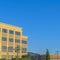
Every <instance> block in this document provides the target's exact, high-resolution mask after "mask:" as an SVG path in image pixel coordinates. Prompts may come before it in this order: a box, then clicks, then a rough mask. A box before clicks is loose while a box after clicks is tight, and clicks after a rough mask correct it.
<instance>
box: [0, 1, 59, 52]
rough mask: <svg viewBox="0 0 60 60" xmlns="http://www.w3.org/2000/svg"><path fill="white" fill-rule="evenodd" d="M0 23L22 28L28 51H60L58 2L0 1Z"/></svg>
mask: <svg viewBox="0 0 60 60" xmlns="http://www.w3.org/2000/svg"><path fill="white" fill-rule="evenodd" d="M0 22H4V23H8V24H12V25H16V26H19V27H22V28H23V35H27V36H28V37H29V39H28V49H29V50H28V51H30V52H37V53H40V52H45V49H46V48H48V49H49V50H50V52H55V51H56V50H59V51H60V1H59V0H0Z"/></svg>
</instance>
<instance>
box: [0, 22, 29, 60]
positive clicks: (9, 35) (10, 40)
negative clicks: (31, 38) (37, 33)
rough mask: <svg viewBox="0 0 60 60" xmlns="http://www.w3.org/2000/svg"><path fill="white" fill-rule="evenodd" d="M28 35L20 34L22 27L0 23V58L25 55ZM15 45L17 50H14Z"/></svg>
mask: <svg viewBox="0 0 60 60" xmlns="http://www.w3.org/2000/svg"><path fill="white" fill-rule="evenodd" d="M27 40H28V37H27V36H23V35H22V28H20V27H16V26H12V25H9V24H4V23H0V58H7V59H11V58H14V57H16V56H17V54H18V57H19V58H21V57H22V56H23V55H27V51H28V43H27ZM17 46H18V47H19V49H18V50H19V51H18V52H16V50H17Z"/></svg>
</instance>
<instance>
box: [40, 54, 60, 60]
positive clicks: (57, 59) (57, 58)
mask: <svg viewBox="0 0 60 60" xmlns="http://www.w3.org/2000/svg"><path fill="white" fill-rule="evenodd" d="M40 60H46V55H45V54H43V55H40ZM50 60H60V54H50Z"/></svg>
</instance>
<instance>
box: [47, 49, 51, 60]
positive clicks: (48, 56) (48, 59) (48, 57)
mask: <svg viewBox="0 0 60 60" xmlns="http://www.w3.org/2000/svg"><path fill="white" fill-rule="evenodd" d="M46 60H50V54H49V50H48V49H47V50H46Z"/></svg>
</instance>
